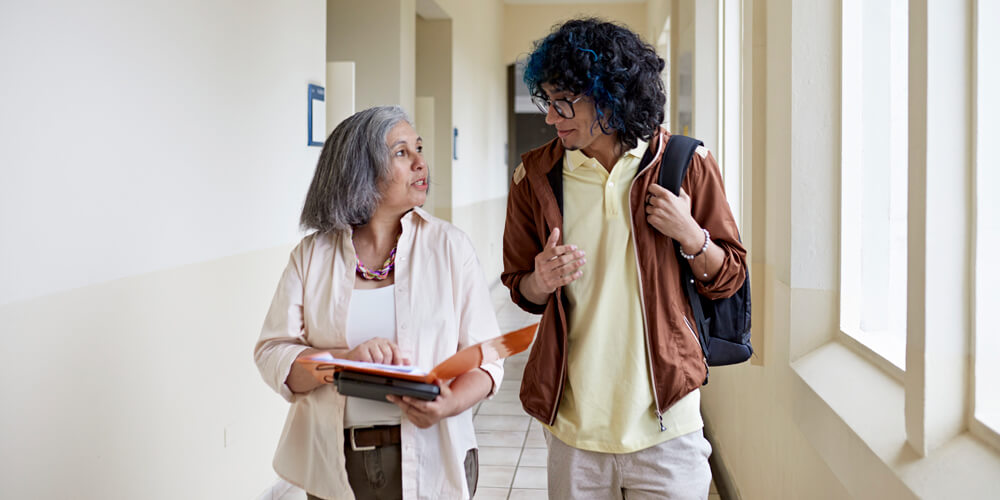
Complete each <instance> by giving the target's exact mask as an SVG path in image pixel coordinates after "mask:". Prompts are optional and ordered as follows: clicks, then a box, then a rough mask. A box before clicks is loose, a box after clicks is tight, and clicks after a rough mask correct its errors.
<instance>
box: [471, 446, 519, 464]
mask: <svg viewBox="0 0 1000 500" xmlns="http://www.w3.org/2000/svg"><path fill="white" fill-rule="evenodd" d="M520 457H521V448H520V447H517V448H511V447H504V446H480V447H479V465H509V466H516V465H517V461H518V459H519V458H520Z"/></svg>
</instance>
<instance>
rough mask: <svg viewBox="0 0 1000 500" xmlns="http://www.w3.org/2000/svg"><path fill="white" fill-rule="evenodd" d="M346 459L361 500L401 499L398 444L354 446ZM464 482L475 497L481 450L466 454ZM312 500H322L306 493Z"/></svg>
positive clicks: (345, 450) (348, 477)
mask: <svg viewBox="0 0 1000 500" xmlns="http://www.w3.org/2000/svg"><path fill="white" fill-rule="evenodd" d="M344 455H345V457H346V458H347V464H346V465H347V479H348V480H349V481H350V482H351V489H352V490H354V496H355V498H357V499H358V500H402V498H403V474H402V468H403V466H402V463H403V459H402V454H401V449H400V447H399V445H398V444H393V445H388V446H382V447H379V448H375V449H374V450H366V451H354V450H352V449H351V445H350V444H347V446H345V447H344ZM465 479H466V481H468V485H469V493H470V494H471V495H475V494H476V484H477V483H478V482H479V450H477V449H475V448H473V449H471V450H469V452H468V453H466V454H465ZM306 496H307V497H308V498H309V500H322V499H321V498H320V497H317V496H315V495H312V494H310V493H307V494H306Z"/></svg>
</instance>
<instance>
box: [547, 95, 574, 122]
mask: <svg viewBox="0 0 1000 500" xmlns="http://www.w3.org/2000/svg"><path fill="white" fill-rule="evenodd" d="M552 105H553V106H555V107H556V113H559V116H561V117H563V118H566V119H569V118H573V115H575V114H576V113H574V112H573V105H572V104H571V103H570V102H569V101H567V100H565V99H556V100H555V101H552Z"/></svg>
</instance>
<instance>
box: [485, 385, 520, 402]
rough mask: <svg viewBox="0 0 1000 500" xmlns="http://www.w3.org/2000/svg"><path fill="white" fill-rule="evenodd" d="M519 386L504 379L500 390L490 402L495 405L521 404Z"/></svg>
mask: <svg viewBox="0 0 1000 500" xmlns="http://www.w3.org/2000/svg"><path fill="white" fill-rule="evenodd" d="M520 386H521V384H516V383H513V382H511V381H509V380H507V379H504V381H503V383H502V384H501V385H500V390H499V391H497V393H496V394H495V395H493V399H491V400H490V401H496V402H497V403H520V402H521V387H520Z"/></svg>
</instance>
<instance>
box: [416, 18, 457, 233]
mask: <svg viewBox="0 0 1000 500" xmlns="http://www.w3.org/2000/svg"><path fill="white" fill-rule="evenodd" d="M451 26H452V21H451V19H437V20H426V19H423V18H417V26H416V28H417V34H416V47H417V68H416V71H417V75H416V76H417V78H416V93H417V96H422V97H433V98H434V121H435V123H434V131H433V132H434V134H433V135H434V144H433V147H434V152H433V154H434V161H433V163H432V164H431V165H430V170H431V189H430V192H429V193H428V198H427V205H426V207H429V208H430V209H431V210H432V213H433V214H434V215H436V216H437V217H441V218H443V219H446V220H451V206H452V193H451V177H452V170H451V123H452V102H451V100H452V67H451V58H452V49H451V45H452V28H451ZM417 132H419V133H420V134H424V135H426V133H427V132H426V131H423V130H418V131H417Z"/></svg>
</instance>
